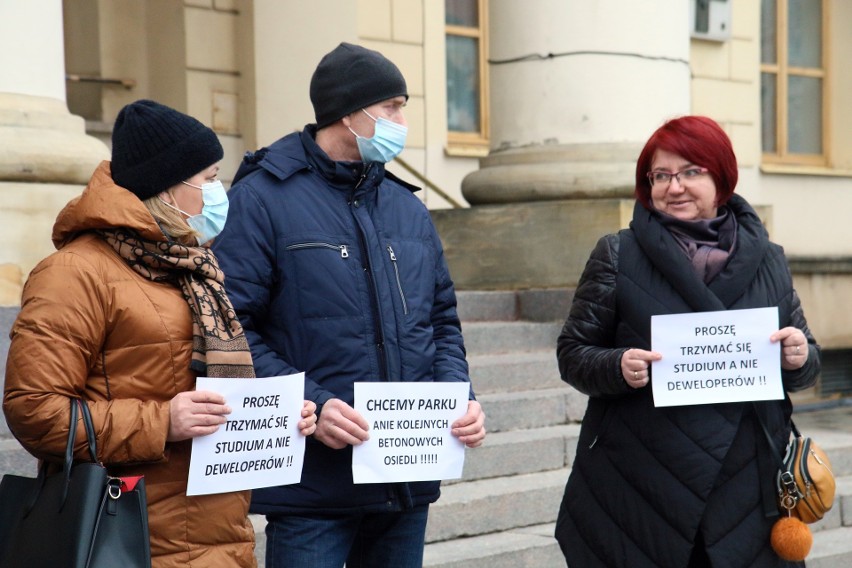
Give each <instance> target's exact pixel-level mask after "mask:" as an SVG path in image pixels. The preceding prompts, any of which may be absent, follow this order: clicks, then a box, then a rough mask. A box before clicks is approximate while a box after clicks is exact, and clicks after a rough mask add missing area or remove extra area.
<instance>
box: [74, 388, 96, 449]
mask: <svg viewBox="0 0 852 568" xmlns="http://www.w3.org/2000/svg"><path fill="white" fill-rule="evenodd" d="M76 400H77V404H78V405H79V406H80V410H81V411H82V414H83V426H84V427H85V429H86V440H87V441H88V443H89V455H90V456H91V457H92V461H93V462H94V463H98V439H97V436H95V425H94V423H93V422H92V414H91V412H89V405H88V404H86V401H85V400H83V399H82V398H78V399H76Z"/></svg>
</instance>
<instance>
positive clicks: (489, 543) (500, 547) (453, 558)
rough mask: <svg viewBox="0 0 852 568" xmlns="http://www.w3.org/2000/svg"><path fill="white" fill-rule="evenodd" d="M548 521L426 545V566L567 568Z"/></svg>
mask: <svg viewBox="0 0 852 568" xmlns="http://www.w3.org/2000/svg"><path fill="white" fill-rule="evenodd" d="M554 527H555V524H554V523H547V524H541V525H533V526H529V527H523V528H518V529H510V530H506V531H501V532H497V533H492V534H486V535H481V536H473V537H468V538H458V539H455V540H450V541H446V542H436V543H432V544H427V545H426V549H425V550H424V553H423V567H424V568H550V567H553V568H564V566H565V559H564V558H563V557H562V553H561V552H560V550H559V545H558V544H557V543H556V540H555V539H554V538H553V531H554Z"/></svg>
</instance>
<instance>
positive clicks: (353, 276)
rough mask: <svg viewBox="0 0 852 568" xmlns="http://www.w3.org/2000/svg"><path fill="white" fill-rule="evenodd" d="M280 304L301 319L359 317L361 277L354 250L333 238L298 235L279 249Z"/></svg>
mask: <svg viewBox="0 0 852 568" xmlns="http://www.w3.org/2000/svg"><path fill="white" fill-rule="evenodd" d="M279 250H280V251H281V253H282V254H281V258H280V260H279V266H280V269H279V277H280V278H281V279H282V281H281V283H280V285H281V286H282V289H283V290H284V294H283V296H282V297H281V298H280V300H281V301H283V302H285V305H286V309H287V310H290V311H292V310H294V309H295V310H298V313H299V314H300V316H301V317H302V318H309V319H323V320H331V319H339V318H352V317H359V316H361V315H362V314H363V309H362V306H361V294H360V290H361V289H362V288H363V282H361V280H363V276H362V274H361V273H362V271H361V267H360V263H359V262H358V259H357V258H356V257H357V251H356V250H354V249H353V247H352V246H351V245H350V244H348V243H346V242H343V241H342V239H337V238H334V237H322V236H320V235H317V236H316V237H311V236H307V235H305V236H302V237H301V238H297V239H293V240H291V241H290V242H289V243H283V246H282V247H281V248H280V249H279Z"/></svg>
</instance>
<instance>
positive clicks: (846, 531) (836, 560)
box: [806, 526, 852, 568]
mask: <svg viewBox="0 0 852 568" xmlns="http://www.w3.org/2000/svg"><path fill="white" fill-rule="evenodd" d="M806 562H807V565H808V568H842V567H846V566H852V526H844V527H838V528H834V529H829V530H824V531H818V532H815V533H814V544H813V546H812V547H811V552H810V554H809V555H808V557H807V559H806Z"/></svg>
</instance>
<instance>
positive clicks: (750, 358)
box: [651, 308, 784, 406]
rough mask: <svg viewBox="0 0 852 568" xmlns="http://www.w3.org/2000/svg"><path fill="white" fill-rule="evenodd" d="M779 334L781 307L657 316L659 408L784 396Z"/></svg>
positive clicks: (653, 336)
mask: <svg viewBox="0 0 852 568" xmlns="http://www.w3.org/2000/svg"><path fill="white" fill-rule="evenodd" d="M776 331H778V309H777V308H756V309H751V310H727V311H719V312H698V313H689V314H672V315H661V316H652V317H651V345H652V348H653V350H654V351H657V352H659V353H661V354H662V355H663V358H662V360H660V361H655V362H653V363H652V375H651V387H652V389H653V393H654V405H655V406H680V405H688V404H709V403H715V402H741V401H750V400H775V399H781V398H784V387H783V385H782V383H781V359H780V357H781V352H780V343H772V342H770V341H769V336H770V335H772V334H773V333H774V332H776Z"/></svg>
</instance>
